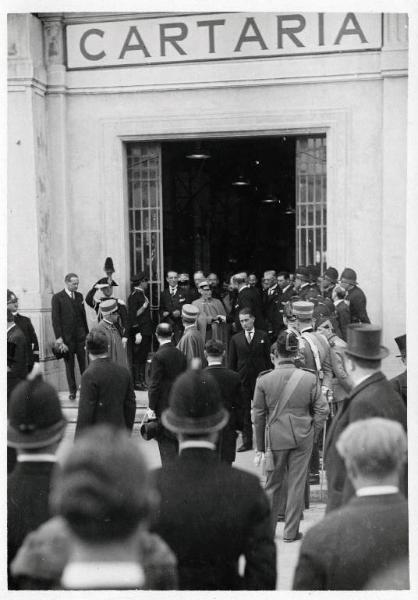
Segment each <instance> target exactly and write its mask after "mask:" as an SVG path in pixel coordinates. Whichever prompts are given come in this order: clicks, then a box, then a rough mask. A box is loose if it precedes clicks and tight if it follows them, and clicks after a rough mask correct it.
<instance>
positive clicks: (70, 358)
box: [64, 339, 86, 394]
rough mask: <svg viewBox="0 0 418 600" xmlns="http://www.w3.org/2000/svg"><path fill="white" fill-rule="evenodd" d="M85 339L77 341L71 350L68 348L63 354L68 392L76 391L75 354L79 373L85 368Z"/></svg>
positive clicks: (73, 392)
mask: <svg viewBox="0 0 418 600" xmlns="http://www.w3.org/2000/svg"><path fill="white" fill-rule="evenodd" d="M85 344H86V342H85V339H82V340H80V341H78V342H77V343H76V345H75V349H74V350H73V352H71V350H69V351H68V352H67V354H66V355H65V356H64V362H65V374H66V375H67V382H68V390H69V392H70V394H75V393H76V392H77V384H76V382H75V372H74V368H75V356H77V362H78V367H79V369H80V375H81V374H82V373H83V372H84V371H85V369H86V350H85Z"/></svg>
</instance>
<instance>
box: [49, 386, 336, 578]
mask: <svg viewBox="0 0 418 600" xmlns="http://www.w3.org/2000/svg"><path fill="white" fill-rule="evenodd" d="M59 395H60V399H61V402H62V406H63V410H64V413H65V416H66V418H67V420H68V427H67V430H66V434H65V438H64V440H63V442H62V444H61V446H60V448H59V451H58V459H61V458H62V457H63V456H64V455H65V453H66V452H68V450H69V449H70V448H71V446H72V443H73V438H74V431H75V423H76V420H77V408H78V395H77V400H76V401H75V402H73V401H70V400H68V392H60V394H59ZM135 395H136V400H137V412H136V421H135V425H134V430H133V439H134V440H135V441H137V442H138V444H139V445H140V447H141V450H142V452H143V453H144V455H145V457H146V459H147V462H148V465H149V467H150V468H151V469H153V468H156V467H159V466H161V461H160V455H159V452H158V446H157V443H156V442H155V441H154V440H150V441H148V442H146V441H144V440H143V439H142V437H141V435H140V433H139V427H140V422H141V419H142V417H143V415H144V412H145V409H146V407H147V405H148V395H147V393H146V392H135ZM238 445H240V439H238ZM253 461H254V452H253V451H250V452H239V453H237V458H236V461H235V463H234V466H235V467H238V468H240V469H243V470H245V471H249V472H250V473H254V474H255V475H258V476H259V477H260V479H261V480H262V483H263V477H262V473H261V468H259V467H256V466H255V465H254V462H253ZM325 501H326V485H325V483H324V487H323V489H322V493H321V489H320V486H319V485H314V486H311V490H310V507H309V509H306V510H305V511H304V519H303V521H301V524H300V531H301V532H302V533H305V532H306V531H307V530H308V529H309V528H310V527H312V525H315V523H317V522H318V521H320V520H321V519H322V518H323V516H324V512H325ZM283 527H284V523H278V524H277V529H276V547H277V554H278V567H277V568H278V574H279V576H278V582H277V589H279V590H290V589H292V582H293V573H294V570H295V567H296V563H297V560H298V555H299V549H300V545H301V542H300V541H297V542H292V543H290V544H289V543H285V542H283Z"/></svg>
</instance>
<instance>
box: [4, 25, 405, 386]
mask: <svg viewBox="0 0 418 600" xmlns="http://www.w3.org/2000/svg"><path fill="white" fill-rule="evenodd" d="M407 27H408V19H407V15H406V14H377V13H375V14H366V13H361V14H356V13H338V14H337V13H335V14H328V13H325V14H323V13H300V14H299V13H294V14H287V13H286V14H284V13H214V14H207V13H205V14H187V15H186V14H180V13H177V14H165V15H163V14H158V15H156V14H141V13H129V14H127V13H120V14H118V13H108V14H106V13H100V15H99V14H95V13H80V14H77V13H55V14H50V13H48V14H36V15H34V14H12V15H9V22H8V111H9V113H8V143H9V150H8V250H9V251H8V255H9V258H8V287H9V288H10V289H12V290H13V291H14V292H15V293H16V294H17V295H18V297H19V300H20V306H21V310H22V312H23V313H25V314H27V315H28V316H30V317H31V319H32V321H33V323H34V326H35V329H36V331H37V333H38V337H39V339H40V349H41V360H42V363H43V366H44V370H45V372H46V373H47V374H48V377H49V379H50V380H51V381H54V382H55V383H57V384H58V385H59V386H60V387H62V389H65V387H66V385H65V380H64V378H63V376H62V369H61V368H60V365H59V363H58V362H57V361H55V360H54V359H53V356H52V353H51V350H50V344H51V342H52V341H53V332H52V326H51V318H50V306H51V296H52V294H53V293H55V292H57V291H59V290H60V289H62V287H63V280H64V276H65V274H66V273H67V272H71V271H75V272H76V273H77V274H78V275H79V277H80V288H79V289H80V291H81V292H83V294H86V292H87V291H88V289H89V287H90V286H91V285H92V283H93V282H94V281H96V280H97V279H98V278H99V277H101V276H102V275H103V272H102V267H103V262H104V258H105V257H106V256H111V257H112V258H113V261H114V263H115V266H116V271H117V272H116V274H115V279H116V280H117V281H118V283H119V288H118V294H119V296H120V297H122V298H125V299H126V296H127V294H128V292H129V277H130V274H131V273H132V272H133V271H135V270H140V269H145V270H147V269H149V272H150V278H151V280H152V282H153V285H154V286H155V289H156V290H157V291H158V290H159V289H160V288H161V286H162V285H163V283H164V269H165V268H167V267H168V266H169V265H164V255H165V253H166V251H165V235H168V234H166V230H165V225H164V220H163V206H164V202H165V196H164V186H163V185H162V180H161V177H162V176H161V160H159V157H160V155H161V148H164V144H167V143H170V142H173V143H174V142H179V141H187V140H191V141H192V140H200V141H201V140H203V141H208V142H210V141H211V140H217V143H219V144H221V142H222V140H223V139H228V140H232V141H234V142H237V141H239V140H240V139H241V138H242V139H244V138H245V140H246V141H248V140H250V141H251V139H252V138H257V139H258V140H262V139H264V138H265V137H269V138H275V137H278V136H281V137H282V138H285V136H289V137H292V139H293V138H294V139H295V140H296V141H295V144H296V149H298V147H299V150H300V148H302V147H303V143H306V144H308V145H306V148H307V151H306V152H305V154H306V155H307V156H309V148H310V146H309V143H310V142H309V140H312V139H320V140H322V142H321V144H322V145H321V148H324V147H325V146H326V154H323V156H324V157H325V156H326V158H323V159H321V161H322V167H321V169H322V170H321V171H318V174H319V175H320V176H321V180H320V181H321V184H320V188H321V199H320V202H321V213H320V214H321V215H322V216H321V217H320V222H319V221H315V220H314V221H313V224H312V225H311V230H312V231H314V230H315V231H316V232H317V233H315V234H314V237H313V241H312V240H311V238H310V237H309V244H310V245H309V244H308V235H309V233H308V230H309V215H310V214H311V212H312V211H310V209H309V208H308V207H307V205H308V204H309V202H308V201H306V202H304V200H303V194H304V193H305V192H303V189H304V188H303V186H304V185H305V186H306V185H308V184H307V183H306V179H305V180H304V179H303V176H304V174H303V166H302V167H301V166H300V164H299V167H297V168H299V174H298V172H296V179H295V184H296V186H299V187H298V189H297V190H296V192H295V212H296V215H297V216H296V224H295V227H296V231H295V245H296V249H295V256H296V262H297V263H298V264H307V263H308V262H314V263H315V262H317V263H318V264H321V265H323V264H325V262H326V264H327V265H328V266H335V267H336V268H337V269H338V270H339V272H340V273H341V271H342V269H343V268H344V267H346V266H348V267H352V268H354V269H355V270H356V272H357V275H358V281H359V284H360V287H362V289H363V290H364V291H365V293H366V295H367V298H368V312H369V316H370V319H371V321H372V322H374V323H378V324H381V325H382V326H383V331H384V340H383V343H385V344H386V345H387V346H388V347H389V348H390V350H391V352H392V357H391V358H390V359H388V360H387V361H385V362H386V363H388V364H389V363H390V361H393V365H396V364H397V363H396V361H397V360H398V359H396V358H394V354H396V346H395V344H394V342H393V338H394V337H395V336H397V335H400V334H402V333H404V332H405V329H406V300H405V293H406V290H405V287H406V281H405V279H406V278H405V272H406V268H405V253H406V163H407V157H406V134H407V91H408V30H407ZM301 140H302V141H301ZM303 140H305V142H303ZM306 140H308V141H306ZM132 144H134V146H135V148H137V150H136V152H137V155H138V156H139V157H141V156H143V157H145V159H146V160H148V159H149V156H151V155H152V156H153V157H154V159H155V162H154V163H152V162H151V163H149V162H148V163H147V169H148V171H147V172H146V173H145V175H144V174H143V180H142V181H140V182H139V184H141V185H142V184H143V183H144V182H147V181H148V184H147V185H148V188H147V191H142V192H141V193H139V192H138V194H136V192H132V189H133V188H132V189H131V187H132V179H130V175H129V169H128V162H129V156H130V154H129V152H131V150H130V148H132V147H133V146H132ZM298 144H299V146H298ZM297 152H298V150H296V153H297ZM141 153H142V154H141ZM147 153H148V154H147ZM303 153H304V152H303V151H302V154H303ZM133 155H135V151H134V152H133ZM297 156H298V155H297ZM299 156H300V155H299ZM147 157H148V158H147ZM155 157H156V158H155ZM141 160H142V159H141ZM307 160H308V162H309V159H307ZM138 164H139V166H138V173H139V176H138V177H139V178H140V177H141V167H140V165H141V164H142V162H141V161H139V163H138ZM297 164H298V158H296V165H297ZM301 169H302V171H301ZM151 175H152V176H151ZM151 180H152V183H150V181H151ZM318 181H319V180H318ZM139 184H138V185H139ZM315 185H316V184H315ZM309 186H310V184H309V185H308V187H307V188H306V190H307V191H306V193H307V194H309V193H310V192H309V189H310V187H309ZM318 186H319V184H318ZM134 187H135V186H134ZM308 188H309V189H308ZM318 189H319V188H318ZM143 190H144V188H143ZM135 194H136V195H135ZM141 194H142V195H141ZM315 194H316V192H314V195H315ZM145 197H146V198H147V200H146V202H147V203H149V204H146V205H145V204H144V198H145ZM307 198H308V196H307ZM315 202H317V203H318V202H319V200H318V199H316V200H315V199H313V200H312V203H311V204H312V206H313V207H314V208H313V210H314V211H315ZM141 203H142V204H141ZM304 205H306V206H305V208H303V206H304ZM151 206H152V209H153V210H152V211H151V210H150V211H149V214H148V217H147V218H149V220H148V221H147V222H146V224H144V223H145V221H144V219H145V217H144V212H145V209H144V207H151ZM147 210H148V208H147ZM132 211H133V212H135V211H137V212H138V214H139V212H141V211H142V212H141V214H142V217H141V219H142V220H141V223H142V224H141V225H139V226H137V225H135V224H133V221H134V220H135V217H134V216H132V215H131V212H132ZM303 211H305V212H306V215H305V217H306V219H305V217H303V215H302V213H303ZM317 214H319V213H317ZM301 215H302V217H301ZM304 219H305V220H304ZM313 219H319V217H313ZM304 223H305V225H304ZM135 227H136V229H135ZM315 228H316V229H315ZM305 230H306V243H305V242H304V241H303V240H304V237H303V236H305ZM309 231H310V230H309ZM318 232H320V235H319V233H318ZM135 240H137V242H135ZM135 244H137V245H138V247H136V246H135ZM318 257H319V258H318ZM317 258H318V260H317ZM325 258H326V260H325ZM295 266H296V265H295V264H289V268H290V269H292V267H293V268H294V267H295ZM157 296H158V294H156V297H157ZM154 304H155V302H154ZM88 315H89V319H90V323H91V324H92V323H93V322H94V313H93V311H90V309H88ZM395 369H396V367H395ZM398 370H401V367H400V365H399V368H398Z"/></svg>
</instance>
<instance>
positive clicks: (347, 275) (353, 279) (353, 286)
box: [340, 267, 370, 323]
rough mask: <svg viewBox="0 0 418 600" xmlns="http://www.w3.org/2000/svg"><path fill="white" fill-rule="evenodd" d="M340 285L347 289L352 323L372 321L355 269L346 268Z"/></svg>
mask: <svg viewBox="0 0 418 600" xmlns="http://www.w3.org/2000/svg"><path fill="white" fill-rule="evenodd" d="M340 286H341V287H342V288H343V289H345V290H346V292H347V296H346V300H348V302H349V307H350V317H351V323H370V319H369V316H368V314H367V309H366V304H367V300H366V296H365V293H364V292H363V290H362V289H361V288H359V286H358V285H357V274H356V272H355V271H354V270H353V269H350V268H348V267H347V268H346V269H344V271H343V272H342V273H341V279H340Z"/></svg>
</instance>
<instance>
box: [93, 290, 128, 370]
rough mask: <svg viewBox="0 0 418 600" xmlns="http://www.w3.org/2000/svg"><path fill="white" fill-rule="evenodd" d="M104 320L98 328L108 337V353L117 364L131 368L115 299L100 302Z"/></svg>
mask: <svg viewBox="0 0 418 600" xmlns="http://www.w3.org/2000/svg"><path fill="white" fill-rule="evenodd" d="M100 312H101V313H102V320H101V321H100V323H99V324H98V325H96V330H99V331H102V332H103V333H104V334H105V335H106V337H107V344H108V353H109V357H110V358H111V360H113V361H114V362H115V363H116V364H118V365H121V366H122V367H125V368H127V369H129V365H128V356H127V352H126V348H125V347H124V345H123V343H122V337H121V335H120V332H119V329H118V328H117V327H116V323H117V322H118V303H117V302H116V300H115V299H112V300H103V301H102V302H101V303H100Z"/></svg>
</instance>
